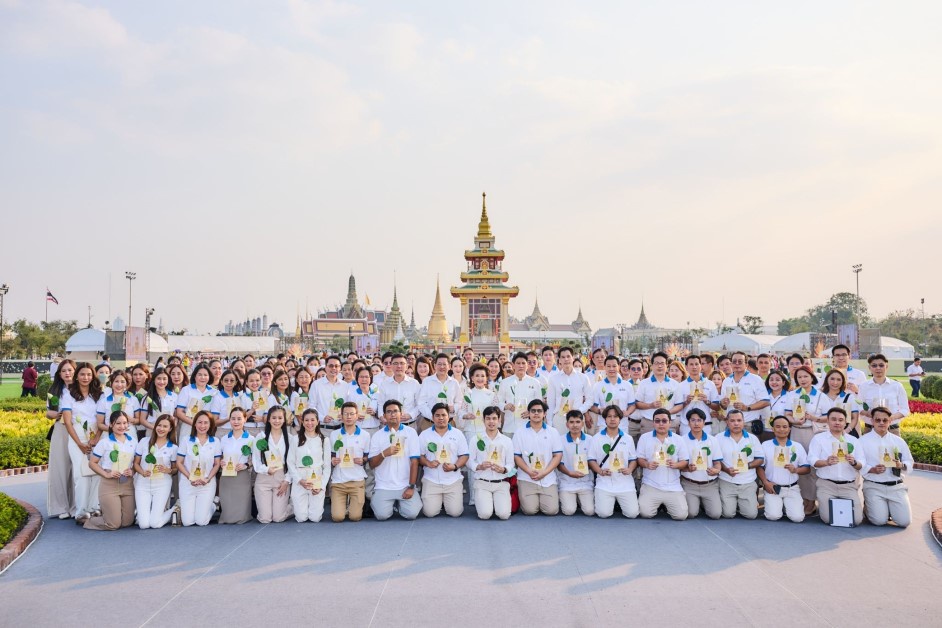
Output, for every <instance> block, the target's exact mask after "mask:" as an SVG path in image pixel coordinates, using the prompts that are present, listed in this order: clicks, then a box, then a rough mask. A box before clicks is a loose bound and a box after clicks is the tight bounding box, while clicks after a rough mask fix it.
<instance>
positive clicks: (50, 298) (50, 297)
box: [46, 288, 59, 305]
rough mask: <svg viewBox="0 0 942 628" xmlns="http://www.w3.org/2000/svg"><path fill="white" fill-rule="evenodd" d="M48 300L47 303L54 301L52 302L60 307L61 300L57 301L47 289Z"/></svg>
mask: <svg viewBox="0 0 942 628" xmlns="http://www.w3.org/2000/svg"><path fill="white" fill-rule="evenodd" d="M46 300H47V301H52V302H53V303H55V304H56V305H59V300H58V299H56V298H55V297H54V296H52V293H51V292H49V288H46Z"/></svg>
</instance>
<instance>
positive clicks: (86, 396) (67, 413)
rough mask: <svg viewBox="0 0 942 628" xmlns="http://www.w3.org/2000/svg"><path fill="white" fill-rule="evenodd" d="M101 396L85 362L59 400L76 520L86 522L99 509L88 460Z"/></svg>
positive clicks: (97, 435) (95, 476)
mask: <svg viewBox="0 0 942 628" xmlns="http://www.w3.org/2000/svg"><path fill="white" fill-rule="evenodd" d="M102 397H103V395H102V392H101V382H100V381H99V379H98V378H97V377H95V369H94V367H92V365H91V364H89V363H88V362H79V363H78V364H77V365H76V366H75V377H74V378H73V379H72V384H70V385H69V387H68V388H66V389H64V390H63V392H62V397H61V398H60V400H59V408H60V410H61V411H62V423H63V425H65V428H66V431H67V432H68V434H69V459H70V460H71V461H72V481H73V483H74V487H73V495H74V496H75V518H76V521H78V520H79V518H82V519H87V518H88V516H89V514H90V513H92V512H94V511H95V510H97V509H98V484H99V480H100V477H99V476H98V474H97V473H95V472H94V471H92V470H91V468H90V466H89V459H88V457H89V455H90V454H91V453H92V449H94V447H95V445H96V444H98V439H99V438H100V433H99V432H98V417H97V414H96V409H97V407H98V401H99V400H100V399H101V398H102Z"/></svg>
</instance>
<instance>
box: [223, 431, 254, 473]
mask: <svg viewBox="0 0 942 628" xmlns="http://www.w3.org/2000/svg"><path fill="white" fill-rule="evenodd" d="M254 445H255V438H254V437H253V436H252V435H251V434H249V433H248V432H247V431H246V430H244V429H243V430H242V435H241V436H239V437H238V438H236V436H235V434H233V432H232V430H229V433H228V434H226V435H225V436H223V437H222V438H221V439H219V451H220V453H221V454H222V461H223V464H226V463H227V461H228V460H229V459H230V458H231V459H232V464H234V465H240V464H244V465H248V466H249V467H251V466H252V450H253V449H255V447H254ZM243 447H248V452H249V453H247V454H246V453H245V452H244V451H243V450H242V448H243Z"/></svg>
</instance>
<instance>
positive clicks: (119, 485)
mask: <svg viewBox="0 0 942 628" xmlns="http://www.w3.org/2000/svg"><path fill="white" fill-rule="evenodd" d="M98 502H99V504H101V516H100V517H91V518H90V519H89V520H88V521H86V522H85V529H86V530H117V529H118V528H126V527H128V526H130V525H132V524H133V523H134V484H133V483H132V482H131V478H124V482H121V481H120V480H115V479H113V478H102V479H101V484H99V485H98Z"/></svg>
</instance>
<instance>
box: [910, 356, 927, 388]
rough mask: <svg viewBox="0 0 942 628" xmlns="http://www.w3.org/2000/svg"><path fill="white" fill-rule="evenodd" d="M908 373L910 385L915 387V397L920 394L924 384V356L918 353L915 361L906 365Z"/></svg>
mask: <svg viewBox="0 0 942 628" xmlns="http://www.w3.org/2000/svg"><path fill="white" fill-rule="evenodd" d="M906 374H907V375H909V385H910V386H911V387H912V389H913V397H918V396H919V388H920V387H921V386H922V378H923V376H924V375H925V374H926V371H925V370H924V369H923V368H922V358H920V357H919V356H918V355H917V356H916V357H915V358H914V359H913V363H912V364H910V365H909V366H907V367H906Z"/></svg>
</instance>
